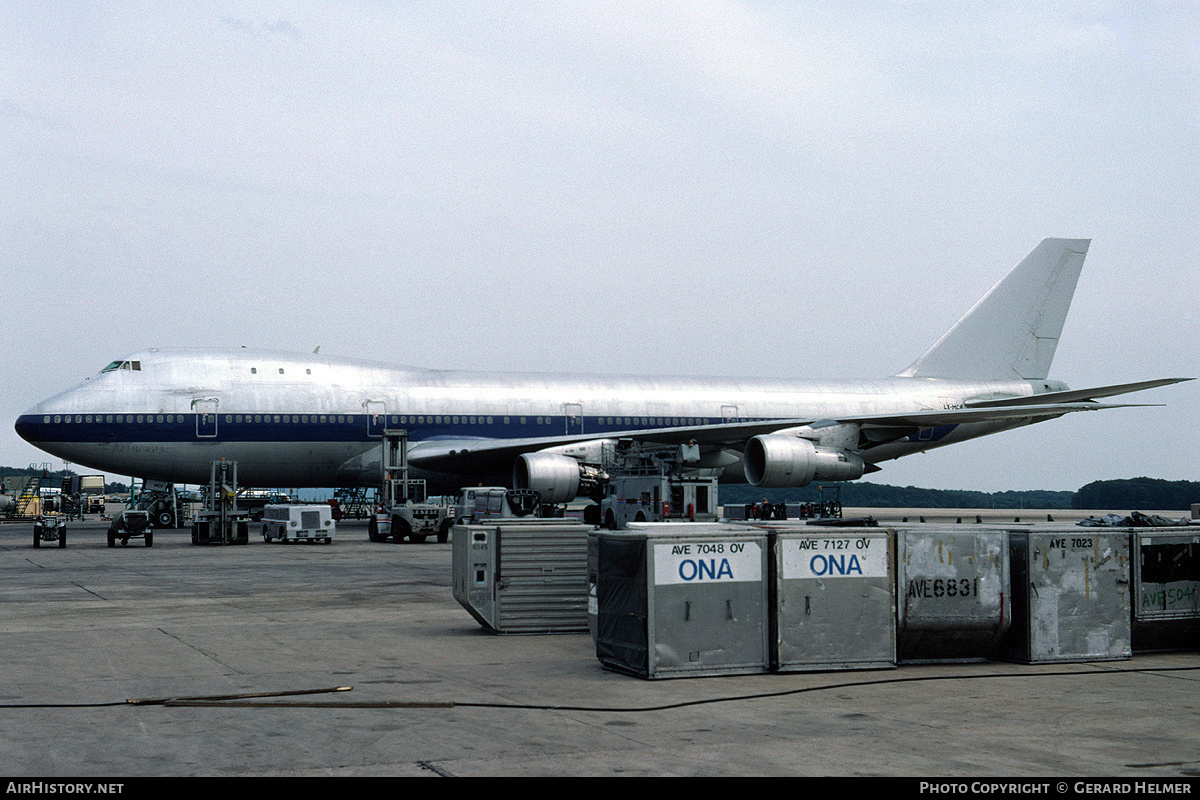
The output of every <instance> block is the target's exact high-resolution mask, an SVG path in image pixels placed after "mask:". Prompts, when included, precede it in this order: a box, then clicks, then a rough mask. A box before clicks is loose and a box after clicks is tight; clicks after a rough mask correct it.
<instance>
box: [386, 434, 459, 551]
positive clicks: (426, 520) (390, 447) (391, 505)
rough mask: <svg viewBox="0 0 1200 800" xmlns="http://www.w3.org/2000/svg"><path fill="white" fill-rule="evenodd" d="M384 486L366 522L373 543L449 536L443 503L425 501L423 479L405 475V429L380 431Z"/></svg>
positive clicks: (447, 537)
mask: <svg viewBox="0 0 1200 800" xmlns="http://www.w3.org/2000/svg"><path fill="white" fill-rule="evenodd" d="M382 458H383V461H382V467H383V485H382V486H381V487H380V491H379V505H378V508H377V510H376V512H375V516H374V517H372V518H371V520H370V521H369V522H368V523H367V537H368V538H369V539H370V540H371V541H372V542H386V541H387V540H388V539H391V540H392V541H393V542H397V543H399V542H402V541H404V540H405V539H409V540H411V541H413V542H416V543H420V542H424V541H425V540H426V539H428V538H429V537H430V536H436V537H437V540H438V541H439V542H445V541H447V540H448V539H449V537H450V528H451V525H452V520H451V518H450V511H449V509H448V507H447V506H446V504H445V503H431V502H428V498H427V497H426V490H425V481H423V480H410V479H409V477H408V432H407V431H403V430H384V431H383V456H382Z"/></svg>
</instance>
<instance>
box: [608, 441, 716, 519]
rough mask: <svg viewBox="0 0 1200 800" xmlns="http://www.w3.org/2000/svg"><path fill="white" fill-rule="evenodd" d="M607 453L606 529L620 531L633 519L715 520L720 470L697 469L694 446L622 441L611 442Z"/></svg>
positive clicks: (697, 455) (698, 455)
mask: <svg viewBox="0 0 1200 800" xmlns="http://www.w3.org/2000/svg"><path fill="white" fill-rule="evenodd" d="M603 456H604V471H605V472H606V473H607V474H608V478H609V481H608V483H607V484H606V485H605V487H604V497H603V499H602V500H601V501H600V514H601V524H602V525H603V526H604V527H606V528H608V529H610V530H620V529H622V528H624V527H625V526H626V524H628V523H630V522H665V521H668V520H676V521H684V520H687V521H691V522H700V521H705V522H713V521H716V519H717V506H718V504H717V478H718V476H719V475H720V472H721V471H720V470H719V469H701V468H698V467H695V466H694V465H695V464H696V463H697V462H698V461H699V458H700V451H699V448H698V447H696V446H695V445H691V444H685V445H680V446H679V447H677V448H667V449H663V448H654V447H644V446H642V445H640V444H638V443H636V442H633V441H630V440H628V439H622V440H619V441H618V442H617V443H616V445H615V446H613V447H607V446H606V447H605V448H604V452H603Z"/></svg>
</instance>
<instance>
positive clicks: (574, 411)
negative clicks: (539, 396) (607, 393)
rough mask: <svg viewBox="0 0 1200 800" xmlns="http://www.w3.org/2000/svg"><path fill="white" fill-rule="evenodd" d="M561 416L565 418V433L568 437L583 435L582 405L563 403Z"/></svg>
mask: <svg viewBox="0 0 1200 800" xmlns="http://www.w3.org/2000/svg"><path fill="white" fill-rule="evenodd" d="M563 416H564V417H566V418H567V429H566V431H565V433H566V434H567V435H568V436H572V435H574V434H577V433H583V404H582V403H563Z"/></svg>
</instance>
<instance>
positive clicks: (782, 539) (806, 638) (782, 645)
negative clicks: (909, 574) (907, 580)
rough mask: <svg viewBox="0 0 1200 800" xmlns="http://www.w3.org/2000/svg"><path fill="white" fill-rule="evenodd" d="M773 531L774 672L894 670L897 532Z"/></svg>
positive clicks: (878, 530) (813, 529)
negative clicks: (895, 550) (895, 545)
mask: <svg viewBox="0 0 1200 800" xmlns="http://www.w3.org/2000/svg"><path fill="white" fill-rule="evenodd" d="M770 530H772V533H773V536H772V538H773V542H772V545H773V548H772V549H773V559H774V560H773V569H772V582H771V588H772V593H771V594H772V598H773V599H772V603H771V606H772V609H771V610H772V616H771V622H772V624H771V643H772V652H771V666H772V668H773V669H775V670H778V671H780V672H799V671H805V670H827V669H880V668H888V667H894V666H895V665H896V601H895V594H894V588H895V585H896V577H895V559H894V550H893V541H894V533H893V532H892V531H891V530H887V529H880V528H824V527H822V528H812V527H795V528H792V529H787V528H775V527H772V528H771V529H770Z"/></svg>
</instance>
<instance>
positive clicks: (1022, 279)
mask: <svg viewBox="0 0 1200 800" xmlns="http://www.w3.org/2000/svg"><path fill="white" fill-rule="evenodd" d="M1089 244H1091V240H1090V239H1043V240H1042V242H1041V244H1039V245H1038V246H1037V247H1035V248H1033V251H1032V252H1031V253H1030V254H1029V255H1027V256H1025V258H1024V260H1022V261H1021V263H1020V264H1017V266H1016V267H1014V268H1013V270H1012V272H1010V273H1008V275H1006V276H1005V277H1004V280H1002V281H1000V282H999V283H998V284H996V285H995V286H994V287H993V288H992V290H991V291H990V292H988V293H987V294H986V295H984V298H983V299H982V300H980V301H979V302H978V303H976V304H975V307H974V308H972V309H971V310H970V311H968V312H967V313H966V315H965V316H964V317H963V318H962V319H960V320H959V321H958V322H957V323H955V325H954V327H953V328H951V329H950V330H949V331H948V332H947V333H946V335H945V336H943V337H942V338H941V339H939V340H938V342H937V344H935V345H934V346H933V347H931V348H929V351H928V352H926V353H925V355H923V356H921V357H920V358H918V359H917V360H916V361H915V362H913V364H912V366H910V367H909V368H908V369H906V370H904V372H901V373H900V375H901V376H904V377H937V378H967V379H977V380H1002V379H1024V380H1044V379H1045V378H1046V377H1047V375H1049V373H1050V362H1051V361H1053V360H1054V351H1055V349H1056V348H1057V347H1058V337H1059V335H1060V334H1061V333H1062V327H1063V321H1064V320H1065V319H1066V318H1067V309H1068V308H1070V306H1071V298H1072V297H1073V296H1074V294H1075V284H1076V282H1077V281H1078V280H1079V271H1080V270H1081V269H1082V268H1083V258H1084V256H1086V255H1087V250H1088V245H1089Z"/></svg>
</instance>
